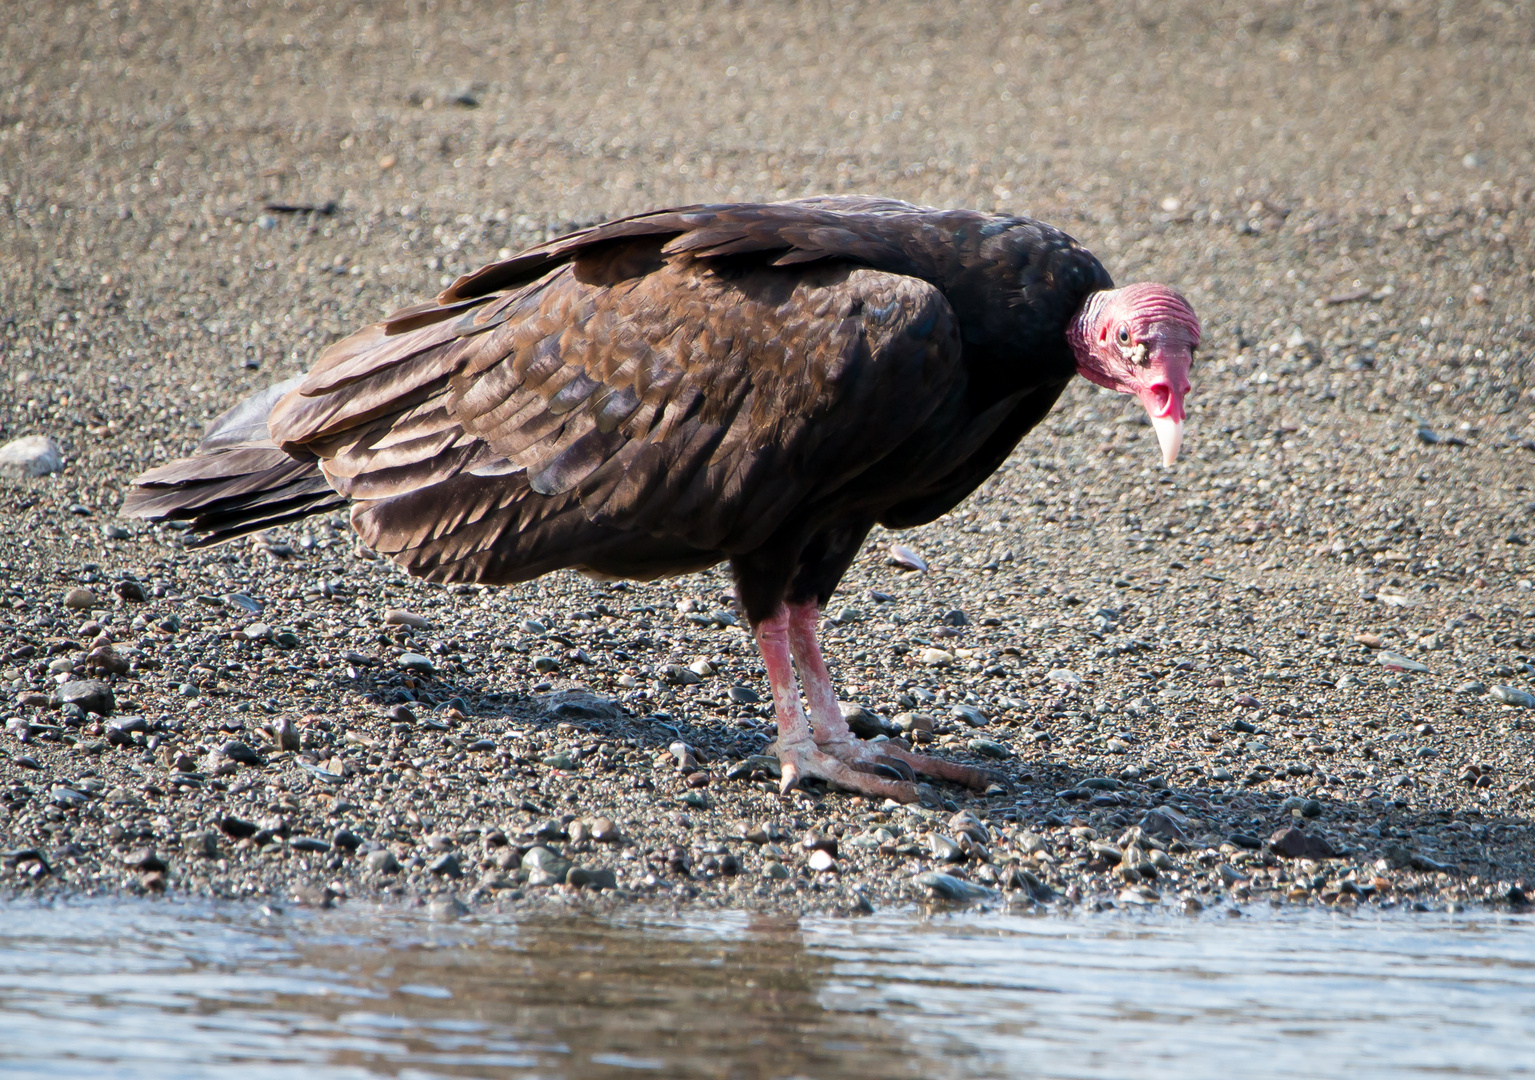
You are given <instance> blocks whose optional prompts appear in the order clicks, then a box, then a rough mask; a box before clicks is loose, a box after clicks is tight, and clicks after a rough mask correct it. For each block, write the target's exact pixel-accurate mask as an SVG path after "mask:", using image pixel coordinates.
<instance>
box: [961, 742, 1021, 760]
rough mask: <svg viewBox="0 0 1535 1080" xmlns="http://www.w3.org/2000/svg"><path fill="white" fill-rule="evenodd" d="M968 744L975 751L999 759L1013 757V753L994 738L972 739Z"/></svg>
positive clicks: (983, 755)
mask: <svg viewBox="0 0 1535 1080" xmlns="http://www.w3.org/2000/svg"><path fill="white" fill-rule="evenodd" d="M968 745H969V747H970V749H971V751H973V752H974V753H977V754H979V755H981V756H982V757H989V758H996V759H998V760H1001V759H1003V758H1007V757H1011V756H1012V753H1013V752H1012V751H1011V750H1009V749H1008V748H1007V747H1005V746H1003V745H1002V744H1001V743H999V742H997V741H996V740H994V739H971V740H970V742H969V743H968Z"/></svg>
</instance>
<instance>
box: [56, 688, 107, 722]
mask: <svg viewBox="0 0 1535 1080" xmlns="http://www.w3.org/2000/svg"><path fill="white" fill-rule="evenodd" d="M54 703H55V704H56V705H78V706H80V708H82V709H84V710H85V711H86V712H88V713H99V714H100V715H102V716H110V715H112V709H113V708H114V707H115V706H116V704H117V702H116V700H115V699H114V698H113V696H112V688H111V687H110V686H108V685H107V684H106V683H104V682H102V681H101V680H100V679H76V680H72V681H70V682H67V683H65V684H64V685H63V686H61V687H59V692H58V694H57V695H56V696H55V698H54Z"/></svg>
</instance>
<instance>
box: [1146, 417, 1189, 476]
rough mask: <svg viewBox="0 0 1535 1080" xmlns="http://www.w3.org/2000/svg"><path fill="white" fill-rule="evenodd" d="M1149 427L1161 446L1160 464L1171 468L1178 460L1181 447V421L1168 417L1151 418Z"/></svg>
mask: <svg viewBox="0 0 1535 1080" xmlns="http://www.w3.org/2000/svg"><path fill="white" fill-rule="evenodd" d="M1151 426H1152V428H1153V429H1154V430H1155V431H1156V433H1157V442H1158V443H1160V444H1161V446H1162V464H1163V465H1167V466H1171V465H1172V464H1173V462H1175V461H1177V460H1178V451H1179V450H1180V449H1181V448H1182V447H1183V421H1182V420H1174V419H1173V418H1172V417H1170V416H1153V417H1151Z"/></svg>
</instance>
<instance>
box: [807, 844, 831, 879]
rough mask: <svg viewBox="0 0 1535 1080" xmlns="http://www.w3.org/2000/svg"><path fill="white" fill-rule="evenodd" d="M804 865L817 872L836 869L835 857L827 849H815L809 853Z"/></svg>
mask: <svg viewBox="0 0 1535 1080" xmlns="http://www.w3.org/2000/svg"><path fill="white" fill-rule="evenodd" d="M806 865H808V866H809V867H810V869H811V870H812V871H814V872H815V873H817V874H819V873H822V872H823V871H826V870H834V869H836V866H837V857H836V856H835V855H833V854H832V853H831V852H829V851H824V850H820V849H817V850H815V851H812V852H811V853H810V858H809V860H808V861H807V863H806Z"/></svg>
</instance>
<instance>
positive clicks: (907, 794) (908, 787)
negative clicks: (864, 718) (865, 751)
mask: <svg viewBox="0 0 1535 1080" xmlns="http://www.w3.org/2000/svg"><path fill="white" fill-rule="evenodd" d="M770 749H772V750H773V751H774V752H775V753H776V754H777V755H778V764H779V767H780V768H782V770H783V780H782V781H781V782H780V784H779V790H780V791H782V792H784V793H786V794H787V793H788V792H790V791H792V790H794V789H795V788H797V787H799V786H801V784H802V783H803V781H804V780H806V779H807V778H809V777H812V776H813V777H815V778H816V779H818V780H824V781H826V782H827V783H828V784H831V785H832V786H833V787H837V788H841V789H842V790H844V791H851V792H853V793H854V794H857V795H868V796H871V797H873V798H878V799H894V800H895V801H896V802H902V803H912V802H922V803H928V804H936V803H937V801H938V794H937V792H935V791H934V790H933V789H932V788H931V787H929V786H928V785H926V784H918V783H915V782H913V780H912V779H911V777H912V773H911V772H910V771H909V770H908V771H906V772H905V773H904V774H903V773H902V772H901V770H900V769H899V767H891V766H888V765H877V764H875V763H873V762H868V761H857V760H855V761H854V762H853V763H849V762H847V761H843V760H842V759H841V758H840V757H839V756H837V755H836V754H834V753H829V752H827V750H826V749H824V748H822V747H819V746H816V744H815V743H814V742H812V741H811V740H809V739H803V740H796V741H795V742H791V743H785V742H782V741H780V742H778V743H777V744H776V745H775V746H774V747H771V748H770ZM903 775H904V777H905V779H902V777H903Z"/></svg>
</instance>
